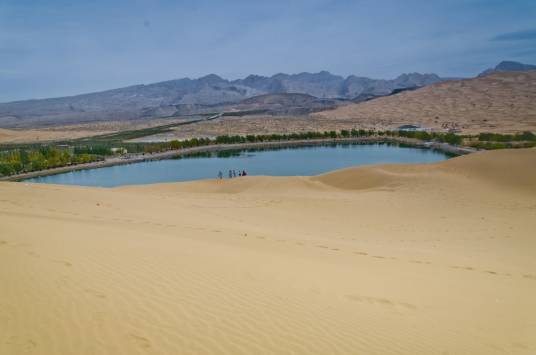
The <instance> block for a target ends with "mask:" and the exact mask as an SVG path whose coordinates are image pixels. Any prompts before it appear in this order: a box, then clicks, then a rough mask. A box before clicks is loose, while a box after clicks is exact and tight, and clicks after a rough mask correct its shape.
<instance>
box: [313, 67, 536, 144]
mask: <svg viewBox="0 0 536 355" xmlns="http://www.w3.org/2000/svg"><path fill="white" fill-rule="evenodd" d="M535 83H536V71H527V72H509V73H506V72H501V73H494V74H491V75H487V76H483V77H477V78H473V79H465V80H453V81H445V82H441V83H436V84H433V85H430V86H426V87H424V88H421V89H419V90H415V91H407V92H403V93H400V94H398V95H393V96H387V97H382V98H379V99H376V100H372V101H368V102H363V103H359V104H353V105H347V106H343V107H339V108H337V109H335V110H330V111H323V112H319V113H316V114H313V115H312V116H313V117H315V118H316V119H325V120H331V121H334V122H336V123H338V124H343V122H348V123H353V124H354V125H357V126H359V127H368V128H376V129H393V128H396V127H398V126H399V125H402V124H408V123H409V124H419V125H422V126H423V127H429V128H434V129H445V128H455V129H459V130H461V131H463V132H464V133H472V134H473V133H478V132H520V131H534V130H536V106H535V105H534V102H535V100H536V85H535Z"/></svg>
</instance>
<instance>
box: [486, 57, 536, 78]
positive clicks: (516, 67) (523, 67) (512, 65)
mask: <svg viewBox="0 0 536 355" xmlns="http://www.w3.org/2000/svg"><path fill="white" fill-rule="evenodd" d="M528 70H536V65H532V64H523V63H519V62H512V61H502V62H500V63H499V64H497V66H495V68H490V69H486V70H484V71H483V72H482V73H480V74H479V75H478V76H485V75H488V74H492V73H497V72H517V71H528Z"/></svg>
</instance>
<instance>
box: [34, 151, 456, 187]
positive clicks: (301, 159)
mask: <svg viewBox="0 0 536 355" xmlns="http://www.w3.org/2000/svg"><path fill="white" fill-rule="evenodd" d="M448 158H449V156H448V155H446V154H444V153H442V152H438V151H434V150H431V149H422V148H412V147H401V146H397V145H389V144H331V145H320V146H318V145H316V146H306V147H289V148H277V149H256V150H241V151H224V152H219V153H204V154H197V155H192V156H186V157H181V158H177V159H168V160H158V161H147V162H141V163H133V164H128V165H117V166H111V167H105V168H99V169H90V170H80V171H73V172H68V173H62V174H57V175H49V176H43V177H36V178H32V179H27V180H25V181H27V182H36V183H48V184H65V185H82V186H100V187H115V186H122V185H140V184H154V183H162V182H173V181H188V180H199V179H213V178H217V175H218V172H219V171H222V173H223V176H224V178H227V177H228V174H229V170H230V169H234V170H236V172H237V173H238V171H242V170H246V171H247V173H248V175H274V176H293V175H302V176H307V175H318V174H321V173H324V172H328V171H331V170H337V169H342V168H346V167H350V166H357V165H366V164H383V163H428V162H435V161H439V160H445V159H448Z"/></svg>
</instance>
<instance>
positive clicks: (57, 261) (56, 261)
mask: <svg viewBox="0 0 536 355" xmlns="http://www.w3.org/2000/svg"><path fill="white" fill-rule="evenodd" d="M53 261H54V262H55V263H59V264H63V266H65V267H72V266H73V264H71V263H70V262H68V261H65V260H53Z"/></svg>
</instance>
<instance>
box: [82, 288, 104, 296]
mask: <svg viewBox="0 0 536 355" xmlns="http://www.w3.org/2000/svg"><path fill="white" fill-rule="evenodd" d="M84 291H86V293H88V294H90V295H92V296H95V297H97V298H106V295H105V294H104V293H100V292H99V291H95V290H92V289H89V288H86V289H85V290H84Z"/></svg>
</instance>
